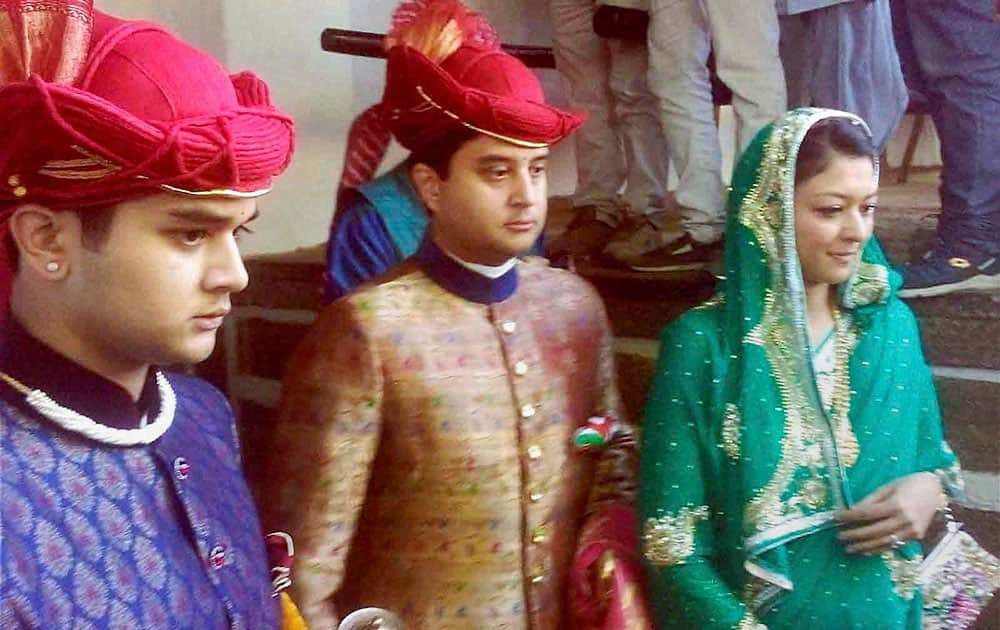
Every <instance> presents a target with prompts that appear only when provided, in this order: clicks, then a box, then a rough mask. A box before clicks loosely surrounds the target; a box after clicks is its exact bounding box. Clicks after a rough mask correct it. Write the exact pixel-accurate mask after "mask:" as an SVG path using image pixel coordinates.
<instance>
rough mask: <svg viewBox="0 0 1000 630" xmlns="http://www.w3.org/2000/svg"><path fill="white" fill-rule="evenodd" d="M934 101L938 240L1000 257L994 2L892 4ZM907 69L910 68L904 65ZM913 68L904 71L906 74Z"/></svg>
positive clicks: (999, 28)
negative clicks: (939, 208)
mask: <svg viewBox="0 0 1000 630" xmlns="http://www.w3.org/2000/svg"><path fill="white" fill-rule="evenodd" d="M892 2H893V4H894V5H895V6H894V7H893V8H894V17H895V18H896V19H899V20H904V23H903V24H899V25H897V26H898V29H897V32H908V35H909V41H906V42H901V44H902V45H901V52H903V50H904V49H905V50H906V52H905V53H903V56H904V59H905V58H906V56H907V53H910V54H912V56H913V59H912V61H914V62H915V63H914V64H913V65H914V68H912V69H913V70H916V71H917V72H918V73H919V77H917V79H918V80H917V81H915V82H914V83H916V84H917V85H915V87H917V88H918V89H920V90H921V91H922V92H924V94H925V95H926V96H927V97H928V99H930V102H931V104H932V108H933V117H934V124H935V126H936V127H937V130H938V135H939V136H940V138H941V159H942V162H943V169H942V185H941V206H942V217H941V223H940V226H939V228H938V235H939V236H940V237H941V239H942V240H943V241H944V243H945V245H946V246H947V247H949V248H950V249H955V250H958V251H961V250H964V249H968V248H970V247H971V248H974V249H975V250H977V251H978V252H980V253H983V254H990V255H996V254H1000V150H998V147H1000V21H997V19H996V15H995V10H996V9H995V4H994V1H993V0H947V1H945V2H942V1H941V0H892ZM904 65H905V63H904ZM909 69H910V68H907V70H909Z"/></svg>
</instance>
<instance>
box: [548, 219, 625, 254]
mask: <svg viewBox="0 0 1000 630" xmlns="http://www.w3.org/2000/svg"><path fill="white" fill-rule="evenodd" d="M614 233H615V228H613V227H611V226H610V225H608V224H607V223H605V222H603V221H600V220H598V219H597V213H596V211H595V209H594V208H593V207H581V208H578V209H577V210H576V216H574V217H573V220H572V221H571V222H570V224H569V226H568V227H567V228H566V231H565V232H563V233H562V234H561V235H559V236H558V237H557V238H555V239H554V240H553V241H552V242H551V243H549V244H548V246H547V247H546V248H545V252H546V254H547V255H548V257H549V259H550V260H551V261H552V264H553V265H555V266H565V264H561V263H568V260H569V259H570V258H583V257H587V256H596V255H597V254H600V253H601V252H602V251H604V248H605V247H606V246H607V244H608V241H610V240H611V237H612V236H613V235H614Z"/></svg>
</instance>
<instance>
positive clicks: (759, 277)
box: [721, 108, 900, 349]
mask: <svg viewBox="0 0 1000 630" xmlns="http://www.w3.org/2000/svg"><path fill="white" fill-rule="evenodd" d="M831 118H843V119H845V120H848V121H850V122H851V124H854V125H857V126H858V127H860V128H861V129H863V130H864V131H865V133H866V134H867V135H868V136H869V137H871V132H870V131H869V130H868V125H867V124H865V122H864V121H863V120H861V119H860V118H859V117H857V116H855V115H854V114H851V113H848V112H842V111H837V110H832V109H818V108H802V109H796V110H793V111H790V112H788V113H787V114H786V115H785V116H784V117H782V118H781V119H780V120H778V121H777V122H775V123H773V124H772V125H769V126H767V127H765V128H764V129H763V130H761V131H760V132H759V133H758V134H757V136H756V137H755V138H754V140H753V142H751V144H750V146H749V147H747V150H746V151H745V152H744V153H743V155H742V156H741V157H740V159H739V162H738V163H737V165H736V168H735V169H734V172H733V181H732V186H731V191H730V193H729V200H728V203H727V218H726V220H727V226H726V251H725V260H726V279H725V281H724V282H723V285H722V289H721V294H722V295H724V296H725V307H724V308H725V311H726V315H727V325H729V326H731V328H728V330H730V331H731V332H736V331H737V330H739V331H740V332H741V333H743V334H744V335H745V334H750V333H751V332H754V331H755V330H758V329H759V326H760V325H761V324H762V323H763V322H764V321H765V320H767V321H776V320H777V319H781V320H782V321H783V322H784V323H785V324H786V325H787V327H788V328H787V330H785V331H784V333H783V334H786V335H789V338H788V339H787V340H786V341H787V342H788V343H791V344H793V345H794V346H795V347H798V348H803V349H804V348H805V346H806V343H807V341H806V338H805V337H804V335H805V297H804V295H805V285H804V283H803V281H802V270H801V268H800V265H799V258H798V253H797V252H796V248H795V207H794V199H795V164H796V161H797V159H798V153H799V147H801V145H802V141H803V139H804V138H805V136H806V134H807V133H808V132H809V130H810V129H812V128H813V126H815V125H816V124H817V123H819V122H820V121H823V120H828V119H831ZM872 160H873V164H874V176H875V183H877V182H878V176H879V168H878V158H877V157H876V156H874V155H873V156H872ZM899 283H900V280H899V276H898V274H896V273H895V272H894V271H893V270H892V269H891V268H890V266H889V263H888V261H887V260H886V258H885V256H884V254H883V253H882V249H881V247H880V246H879V244H878V241H877V240H876V239H875V238H874V237H873V238H871V239H869V240H868V242H867V243H866V244H865V247H864V250H863V252H862V255H861V262H860V263H859V264H858V266H857V267H856V268H855V270H854V272H853V273H852V274H851V276H850V278H849V279H848V280H847V282H845V283H844V284H843V285H842V286H841V287H840V290H839V292H838V301H839V303H840V306H842V307H843V308H846V309H850V310H857V309H863V308H864V307H867V306H875V305H879V304H885V303H886V302H887V300H888V299H889V298H890V296H891V295H892V294H893V292H894V291H895V288H896V287H898V286H899ZM761 297H765V298H768V299H765V300H761V299H760V298H761Z"/></svg>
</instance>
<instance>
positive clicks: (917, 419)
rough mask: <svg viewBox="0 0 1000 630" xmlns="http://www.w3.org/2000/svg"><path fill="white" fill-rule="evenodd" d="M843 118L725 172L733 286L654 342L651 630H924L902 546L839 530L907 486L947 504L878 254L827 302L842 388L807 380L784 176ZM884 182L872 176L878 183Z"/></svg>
mask: <svg viewBox="0 0 1000 630" xmlns="http://www.w3.org/2000/svg"><path fill="white" fill-rule="evenodd" d="M835 116H844V117H848V118H850V119H852V120H854V121H856V124H858V125H861V126H863V127H864V128H865V129H867V127H866V126H865V125H864V123H863V122H862V121H861V120H860V119H858V118H856V117H854V116H852V115H850V114H845V113H843V112H835V111H832V110H819V109H799V110H795V111H792V112H789V113H788V114H787V115H786V116H785V117H784V118H782V119H781V120H779V121H778V122H776V123H774V124H773V125H771V126H769V127H767V128H765V129H764V130H762V131H761V132H760V133H759V134H758V135H757V138H756V139H755V140H754V142H753V143H752V144H751V145H750V147H749V148H748V149H747V151H746V152H745V153H744V154H743V156H742V158H741V159H740V162H739V164H738V165H737V167H736V170H735V173H734V177H733V189H732V192H731V194H730V197H729V204H728V226H727V232H726V234H727V236H726V252H725V256H726V279H725V281H724V282H723V284H722V285H721V289H720V291H719V293H718V294H717V295H716V297H715V298H713V299H712V300H710V301H709V302H707V303H705V304H703V305H701V306H699V307H696V308H694V309H692V310H690V311H688V312H687V313H685V314H684V315H682V316H681V317H680V318H678V319H677V321H675V322H674V323H673V324H671V325H670V326H669V327H667V329H666V330H665V331H664V333H663V335H662V345H661V350H660V359H659V364H658V366H657V372H656V377H655V382H654V385H653V389H652V392H651V394H650V400H649V402H648V406H647V408H646V417H645V421H644V425H643V444H642V457H641V464H640V465H641V472H640V498H639V510H640V519H641V520H640V522H641V523H642V527H643V531H642V534H643V558H644V562H645V564H646V568H647V571H648V574H649V577H650V594H651V598H652V602H651V603H652V606H653V609H654V611H655V617H656V620H657V627H660V628H754V627H759V626H758V624H764V625H766V627H768V628H772V629H774V628H809V629H810V630H821V629H823V628H837V629H843V628H865V629H870V628H919V627H920V616H921V615H920V594H919V589H918V588H917V587H916V584H915V580H914V578H915V573H916V569H917V566H918V565H919V562H920V554H919V551H920V548H919V545H918V544H917V543H915V542H911V543H908V544H906V545H905V546H903V547H902V548H900V549H898V550H895V551H892V552H888V553H886V554H883V555H881V556H859V555H851V554H847V553H846V552H845V550H844V545H843V544H841V543H839V542H838V541H837V540H836V527H837V523H836V522H835V521H834V520H833V515H834V513H835V512H837V511H838V510H842V509H845V508H847V507H849V506H851V505H853V504H854V503H855V502H856V501H859V500H861V499H863V498H864V497H865V496H867V495H868V494H869V493H871V492H873V491H874V490H876V489H877V488H879V487H880V486H882V485H884V484H886V483H889V482H891V481H893V480H895V479H898V478H900V477H903V476H905V475H908V474H911V473H914V472H918V471H935V472H938V473H939V474H941V476H942V479H943V480H944V481H945V483H946V489H948V490H953V491H957V489H958V464H957V461H956V458H955V455H954V454H953V453H952V451H951V449H950V448H949V447H948V445H947V443H946V442H945V441H944V437H943V435H942V430H941V418H940V412H939V410H938V404H937V397H936V394H935V391H934V384H933V381H932V379H931V374H930V370H929V369H928V367H927V365H926V363H925V361H924V358H923V353H922V351H921V347H920V337H919V334H918V330H917V325H916V322H915V320H914V317H913V315H912V313H911V312H910V310H909V309H908V308H907V307H906V306H905V305H904V304H903V303H902V302H901V301H900V300H899V299H898V298H897V297H896V295H895V290H896V288H897V287H898V286H899V278H898V275H897V274H896V273H895V272H894V271H893V270H891V269H890V267H889V264H888V262H887V261H886V259H885V256H884V255H883V253H882V250H881V248H880V247H879V245H878V243H877V242H876V240H875V239H874V238H872V239H871V240H869V242H868V243H867V244H866V246H865V248H864V251H863V253H862V259H861V262H860V263H859V264H858V267H857V269H856V271H855V272H854V274H853V275H852V277H851V278H850V279H849V280H848V281H847V282H845V283H844V284H843V285H841V286H840V287H838V299H837V306H838V315H837V316H836V317H835V320H836V324H835V329H834V330H835V333H834V334H835V338H834V343H835V344H836V346H835V357H836V361H835V368H834V374H835V385H834V388H833V394H832V396H831V403H830V406H829V407H826V406H824V404H823V402H822V400H821V396H820V394H819V392H818V389H817V386H816V379H815V376H814V374H813V365H812V351H811V349H810V347H809V342H808V334H807V328H806V317H805V301H804V287H803V282H802V275H801V270H800V268H799V262H798V257H797V255H796V251H795V231H794V212H793V205H792V202H793V190H794V181H795V169H794V166H795V161H796V157H797V155H798V148H799V146H800V145H801V143H802V139H803V137H804V136H805V134H806V132H807V131H808V130H809V128H811V127H812V126H813V125H814V124H815V123H817V122H818V121H820V120H823V119H825V118H829V117H835ZM876 177H877V168H876Z"/></svg>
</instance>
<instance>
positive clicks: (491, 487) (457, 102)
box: [265, 0, 641, 630]
mask: <svg viewBox="0 0 1000 630" xmlns="http://www.w3.org/2000/svg"><path fill="white" fill-rule="evenodd" d="M389 38H390V42H392V43H391V47H390V49H389V51H388V70H387V75H388V76H387V82H386V87H385V95H384V98H383V101H382V107H383V108H384V114H385V116H386V117H387V120H388V121H389V123H390V125H391V126H392V128H393V132H394V133H395V134H396V135H397V137H399V138H401V139H405V140H406V142H411V143H413V145H415V146H426V147H435V149H433V150H428V151H427V152H425V153H423V154H422V155H421V157H420V159H419V160H417V159H414V160H413V161H412V162H413V163H412V166H411V174H410V176H411V178H412V182H413V187H414V190H415V192H416V194H417V195H419V198H420V200H421V201H422V202H423V204H424V205H425V206H426V207H427V209H428V211H429V214H430V223H429V226H428V230H427V236H426V237H425V238H424V239H423V241H422V242H421V244H420V246H419V248H418V250H417V253H416V254H415V255H414V256H413V257H412V258H410V259H409V260H408V261H406V262H404V263H403V264H402V265H401V266H400V267H397V268H396V269H394V270H392V271H390V272H389V273H387V274H385V275H382V276H381V277H379V278H378V279H376V280H374V281H373V282H370V283H368V284H365V285H363V286H362V287H361V288H359V289H357V290H356V291H354V292H353V293H350V294H349V295H347V296H346V297H344V298H341V299H340V300H337V301H336V302H334V303H333V304H332V305H330V306H328V307H327V308H326V309H325V310H324V311H323V312H322V313H321V315H320V318H319V320H318V322H317V323H316V325H315V326H314V327H313V328H312V330H311V331H310V332H309V334H308V335H307V337H306V339H305V340H304V342H303V344H302V345H301V346H300V348H299V349H298V351H297V352H296V354H295V356H294V358H293V359H292V361H291V364H290V366H289V369H288V372H287V376H286V380H285V390H284V397H283V400H282V403H281V410H280V413H279V417H278V421H277V424H276V427H275V435H276V439H275V443H274V449H273V454H274V458H275V460H274V465H273V467H272V471H271V474H269V475H268V478H269V480H270V481H271V482H273V487H272V488H271V490H270V491H269V492H266V493H265V496H266V502H265V504H266V505H268V506H272V507H274V508H275V509H276V513H275V514H274V515H273V518H274V523H273V524H274V525H280V526H281V527H282V528H288V530H289V531H290V532H291V533H292V534H293V535H294V536H295V540H296V546H297V551H298V558H299V561H298V564H297V565H296V586H293V590H295V589H297V590H296V591H295V592H294V598H295V600H296V602H297V603H298V604H299V605H300V606H301V607H302V611H303V615H304V616H305V617H306V620H307V621H308V622H309V623H310V626H311V627H314V628H334V627H336V625H337V623H338V620H341V619H343V618H344V617H345V616H348V615H352V614H354V613H356V612H357V611H358V610H359V609H364V608H377V609H380V612H376V613H374V614H376V615H380V616H381V617H382V618H383V621H384V622H386V621H387V620H388V619H391V618H393V617H394V616H395V617H398V618H399V619H401V620H402V623H403V624H404V626H405V627H406V628H407V629H408V630H410V629H419V628H435V629H437V628H529V627H530V628H557V627H565V624H568V623H570V622H571V620H572V619H573V617H574V614H578V615H584V616H585V615H587V614H588V613H590V614H591V616H592V619H601V618H602V616H601V612H602V610H601V609H602V606H603V609H604V610H608V611H612V613H613V614H617V615H622V616H623V619H625V620H632V619H635V617H634V616H628V615H634V614H636V613H635V610H634V606H636V605H637V604H638V603H640V602H641V598H638V597H631V599H629V598H628V597H625V598H624V599H627V600H628V601H631V602H632V607H630V606H629V605H627V604H624V605H623V604H622V602H616V601H614V600H613V599H609V600H606V601H602V594H603V591H602V592H601V593H595V592H594V590H595V589H597V588H601V587H599V586H598V584H597V582H599V580H598V577H599V576H598V575H597V573H599V572H598V571H596V570H595V567H596V565H598V557H599V556H601V550H602V549H603V548H604V546H605V541H604V540H603V538H602V537H607V536H608V535H609V534H608V532H609V530H610V529H611V528H612V527H613V526H615V525H621V524H622V522H624V523H625V526H624V527H622V530H623V531H625V532H626V534H627V535H626V536H625V537H624V539H620V538H618V537H613V538H614V539H615V542H617V543H618V544H619V545H620V549H621V550H622V555H621V557H620V560H621V562H619V557H615V558H614V562H613V563H612V564H613V565H614V570H613V571H611V572H610V574H609V577H610V578H612V579H619V578H621V579H624V578H625V577H626V573H625V572H627V567H626V566H625V565H626V564H627V563H626V560H627V559H628V556H629V555H630V554H632V553H634V552H635V547H636V544H632V545H631V546H630V545H629V544H628V542H627V539H628V537H629V536H631V537H632V538H633V540H634V539H635V531H636V527H634V526H630V525H628V523H629V522H630V521H629V519H630V518H631V515H630V507H629V504H630V502H631V499H632V496H633V493H634V474H635V441H634V435H633V430H632V426H631V425H630V424H629V423H627V422H626V421H625V419H624V418H623V417H622V415H621V405H620V401H619V396H618V391H617V388H616V386H615V372H614V366H613V353H612V337H611V331H610V329H609V325H608V321H607V318H606V316H605V313H604V309H603V307H602V304H601V301H600V299H599V297H598V296H597V294H596V293H595V292H594V291H593V290H592V289H591V287H589V286H588V285H587V284H586V283H585V282H584V281H583V280H581V279H580V278H579V277H578V276H576V275H574V274H572V273H569V272H567V271H563V270H558V269H552V268H549V267H548V266H547V264H546V263H545V262H544V261H543V260H541V259H529V260H526V261H522V260H519V259H518V257H519V256H521V255H522V254H524V253H525V252H527V251H528V250H529V248H530V247H531V246H532V244H533V243H534V242H535V241H536V239H537V238H538V235H539V233H540V232H541V230H542V226H543V224H544V223H545V214H546V199H547V196H546V170H545V168H546V156H547V155H548V152H549V149H548V146H549V145H550V144H552V143H554V142H557V141H558V140H560V139H561V138H563V137H565V136H566V135H567V134H569V133H570V132H572V131H573V130H574V129H575V128H576V127H578V126H579V124H580V123H581V122H582V116H579V115H577V114H572V113H567V112H563V111H560V110H558V109H556V108H554V107H551V106H548V105H546V104H545V103H544V101H543V98H542V93H541V89H540V87H539V84H538V81H537V79H536V78H535V77H534V75H532V74H531V72H530V71H529V70H528V69H527V68H526V67H525V66H524V65H523V64H521V63H520V62H519V61H517V60H516V59H514V58H513V57H511V56H509V55H507V54H505V53H503V52H502V51H501V50H500V49H499V48H498V46H497V44H496V38H495V37H494V36H493V35H492V31H491V30H490V29H489V27H488V25H486V24H485V23H484V21H483V20H482V19H481V18H479V17H478V16H476V15H475V14H471V13H469V12H468V11H467V10H466V9H465V7H464V6H463V5H462V4H461V3H460V2H457V1H456V0H430V1H427V2H414V3H405V4H404V5H402V7H400V9H399V10H398V11H397V13H396V18H395V24H394V28H393V30H392V31H391V32H390V35H389ZM473 77H475V79H473ZM466 81H469V82H472V83H474V85H470V84H467V83H466ZM485 81H489V82H490V84H491V89H489V90H487V89H484V88H483V87H482V83H483V82H485ZM581 531H585V532H586V535H585V538H584V539H581ZM587 543H593V544H587ZM584 548H585V549H586V550H587V553H582V550H583V549H584ZM578 550H580V551H581V553H580V554H579V555H577V552H578ZM575 557H576V561H578V562H579V563H580V564H579V565H577V566H574V558H575ZM602 566H603V565H602ZM609 566H610V565H609ZM571 584H572V585H573V586H571ZM632 587H635V584H634V583H633V584H631V586H630V588H632ZM620 594H621V591H619V590H615V589H612V594H611V597H612V598H613V597H615V596H616V595H620ZM571 597H578V599H577V600H576V601H575V603H571ZM357 614H362V613H357ZM351 619H352V622H353V617H352V618H351ZM621 623H624V621H622V622H621ZM630 627H634V626H630Z"/></svg>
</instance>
